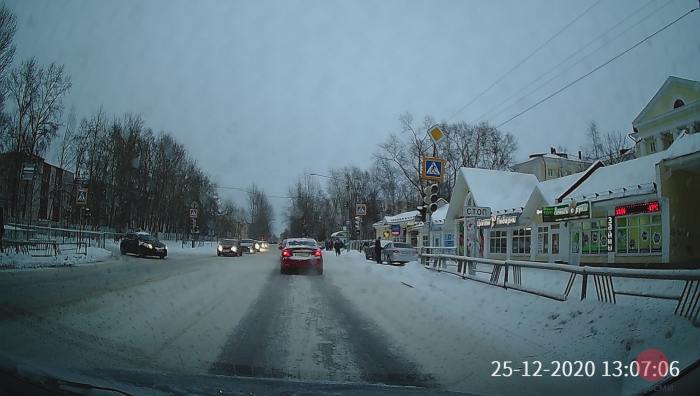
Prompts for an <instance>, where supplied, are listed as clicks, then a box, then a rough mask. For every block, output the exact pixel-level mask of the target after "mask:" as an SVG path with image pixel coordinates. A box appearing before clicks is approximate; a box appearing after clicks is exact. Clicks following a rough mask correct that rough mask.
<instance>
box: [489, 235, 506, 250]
mask: <svg viewBox="0 0 700 396" xmlns="http://www.w3.org/2000/svg"><path fill="white" fill-rule="evenodd" d="M507 238H508V233H507V232H506V231H496V230H491V232H490V234H489V248H490V249H489V251H490V252H491V253H494V254H506V252H507V249H508V247H507V246H508V245H507V243H508V239H507Z"/></svg>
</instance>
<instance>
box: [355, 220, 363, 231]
mask: <svg viewBox="0 0 700 396" xmlns="http://www.w3.org/2000/svg"><path fill="white" fill-rule="evenodd" d="M360 229H362V217H360V216H355V230H356V232H357V233H358V234H359V233H360Z"/></svg>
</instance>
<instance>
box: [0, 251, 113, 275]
mask: <svg viewBox="0 0 700 396" xmlns="http://www.w3.org/2000/svg"><path fill="white" fill-rule="evenodd" d="M111 257H112V252H111V251H109V250H106V249H102V248H97V247H89V248H88V251H87V254H77V253H62V254H59V255H57V256H49V257H33V256H30V255H27V254H17V253H8V252H5V253H0V269H2V270H8V269H31V268H44V267H71V266H75V265H83V264H91V263H97V262H100V261H104V260H107V259H109V258H111Z"/></svg>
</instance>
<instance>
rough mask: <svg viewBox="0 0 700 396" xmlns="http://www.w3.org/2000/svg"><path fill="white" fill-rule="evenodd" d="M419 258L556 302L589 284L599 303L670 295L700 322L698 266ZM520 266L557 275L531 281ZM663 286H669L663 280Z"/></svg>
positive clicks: (582, 292)
mask: <svg viewBox="0 0 700 396" xmlns="http://www.w3.org/2000/svg"><path fill="white" fill-rule="evenodd" d="M420 258H421V263H422V264H423V265H424V266H425V268H428V269H431V270H435V271H438V272H444V273H447V274H452V275H456V276H459V277H461V278H462V279H469V280H473V281H476V282H481V283H484V284H488V285H492V286H497V287H502V288H504V289H515V290H519V291H521V292H525V293H530V294H534V295H538V296H541V297H546V298H550V299H553V300H558V301H565V300H567V299H568V298H569V297H570V296H571V295H572V294H577V295H578V296H579V298H580V299H581V300H584V299H586V298H592V297H591V296H589V290H590V289H592V290H593V291H595V297H596V299H597V300H598V301H599V302H602V303H609V304H616V303H617V300H618V297H619V296H629V297H640V298H654V299H662V300H671V301H674V302H675V310H674V314H676V315H679V316H682V317H684V318H686V319H688V320H690V321H691V322H692V323H693V324H694V325H696V326H697V325H700V323H698V312H699V311H700V302H699V300H700V270H694V269H685V270H676V269H673V270H663V269H662V270H659V269H656V270H651V269H630V268H607V267H589V266H582V267H578V266H572V265H567V264H552V263H539V262H533V261H518V260H494V259H485V258H476V257H464V256H457V255H452V254H437V253H427V252H421V254H420ZM523 269H528V270H531V271H532V272H533V274H534V273H535V272H536V273H538V274H543V273H545V272H550V273H554V274H558V275H560V276H559V277H558V278H557V277H553V278H551V279H553V281H551V282H540V284H537V282H536V281H535V280H536V279H538V278H541V275H539V276H536V277H531V278H530V283H531V284H528V282H526V281H524V278H523ZM526 279H527V278H526ZM626 279H637V280H644V282H645V287H644V291H638V290H631V289H625V286H627V287H630V285H629V284H625V280H626ZM647 282H667V283H672V285H670V286H671V287H667V288H670V289H674V290H673V291H672V292H666V293H664V292H660V291H658V290H657V291H654V290H653V289H654V288H653V287H650V286H651V285H647V284H646V283H647ZM544 283H546V284H547V286H545V285H544ZM591 285H592V286H591ZM557 286H558V287H559V289H558V290H556V287H557ZM657 286H659V285H657ZM666 286H669V285H668V284H666ZM657 289H658V287H657ZM681 289H682V291H681Z"/></svg>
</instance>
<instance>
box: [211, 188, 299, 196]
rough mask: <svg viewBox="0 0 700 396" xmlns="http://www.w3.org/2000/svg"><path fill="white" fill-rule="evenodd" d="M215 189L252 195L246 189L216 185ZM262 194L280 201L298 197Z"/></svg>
mask: <svg viewBox="0 0 700 396" xmlns="http://www.w3.org/2000/svg"><path fill="white" fill-rule="evenodd" d="M216 188H220V189H223V190H236V191H243V192H245V193H248V194H250V193H252V191H250V190H248V189H247V188H242V187H226V186H218V185H217V186H216ZM262 193H263V194H265V196H267V197H269V198H282V199H293V198H298V197H290V196H288V195H271V194H268V193H266V192H264V191H262Z"/></svg>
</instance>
